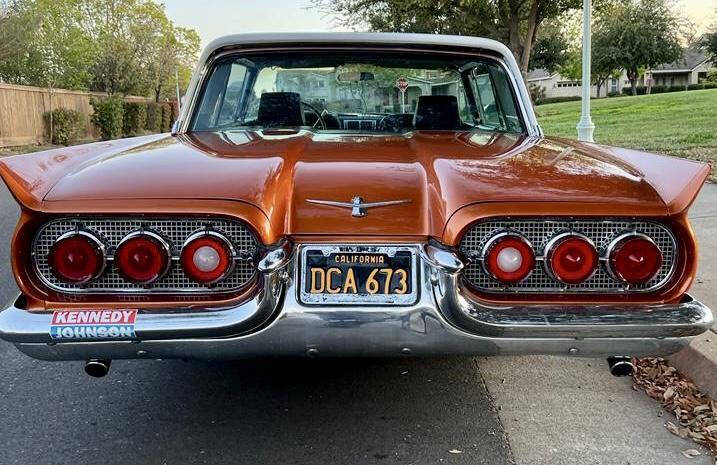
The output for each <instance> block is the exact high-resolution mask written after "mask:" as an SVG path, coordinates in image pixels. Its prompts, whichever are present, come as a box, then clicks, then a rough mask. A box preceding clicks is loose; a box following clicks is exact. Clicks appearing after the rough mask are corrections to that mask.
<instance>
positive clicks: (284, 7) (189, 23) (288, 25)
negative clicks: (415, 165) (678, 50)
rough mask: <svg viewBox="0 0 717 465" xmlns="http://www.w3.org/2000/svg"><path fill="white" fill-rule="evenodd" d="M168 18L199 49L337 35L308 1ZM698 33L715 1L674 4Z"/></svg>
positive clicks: (203, 2)
mask: <svg viewBox="0 0 717 465" xmlns="http://www.w3.org/2000/svg"><path fill="white" fill-rule="evenodd" d="M164 3H165V5H166V8H167V13H168V15H169V17H170V18H171V19H172V20H173V21H174V22H175V23H176V24H178V25H180V26H185V27H192V28H194V29H196V30H197V31H198V32H199V35H200V37H201V38H202V47H204V46H205V45H207V44H208V43H209V42H211V41H212V39H215V38H217V37H219V36H223V35H227V34H237V33H240V32H290V31H293V32H305V31H338V30H341V29H340V28H337V27H336V26H335V25H334V24H332V20H331V18H330V17H326V16H325V14H324V13H322V12H320V11H317V10H316V9H313V8H309V7H310V5H311V2H310V0H233V1H232V0H164ZM678 4H679V5H680V7H681V8H682V9H683V11H684V13H685V15H686V16H687V17H689V18H690V19H691V20H692V21H693V22H694V23H695V25H696V27H697V31H698V32H704V31H705V29H706V28H707V27H708V26H709V25H710V24H711V23H712V22H713V21H715V20H716V19H717V18H715V9H717V0H678Z"/></svg>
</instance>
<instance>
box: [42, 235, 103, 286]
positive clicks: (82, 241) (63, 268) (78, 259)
mask: <svg viewBox="0 0 717 465" xmlns="http://www.w3.org/2000/svg"><path fill="white" fill-rule="evenodd" d="M48 262H49V265H50V268H51V269H52V272H53V273H54V274H55V276H56V277H57V279H59V280H60V281H63V282H66V283H71V284H85V283H88V282H90V281H92V280H93V279H95V278H96V277H98V276H99V275H100V274H101V273H102V271H103V270H104V268H105V253H104V245H103V244H102V242H101V241H100V240H99V239H98V238H97V237H95V236H93V235H92V234H90V233H88V232H86V231H72V232H69V233H66V234H63V235H62V236H60V237H59V238H58V239H57V241H56V242H55V243H54V244H53V245H52V247H51V248H50V254H49V255H48Z"/></svg>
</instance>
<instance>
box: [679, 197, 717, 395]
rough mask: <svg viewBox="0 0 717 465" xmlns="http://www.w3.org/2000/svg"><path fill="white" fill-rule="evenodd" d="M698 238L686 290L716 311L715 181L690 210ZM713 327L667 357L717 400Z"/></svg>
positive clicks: (716, 340)
mask: <svg viewBox="0 0 717 465" xmlns="http://www.w3.org/2000/svg"><path fill="white" fill-rule="evenodd" d="M690 221H691V222H692V226H693V227H694V229H695V232H696V233H697V238H698V240H699V256H700V261H699V268H698V270H697V280H696V281H695V284H694V285H693V286H692V289H691V290H690V293H691V294H692V295H693V296H694V297H696V298H697V299H699V300H700V301H702V302H704V303H705V304H707V306H708V307H710V308H711V309H712V311H713V312H715V311H717V184H706V185H705V187H704V188H703V189H702V192H701V193H700V196H699V197H698V198H697V201H696V202H695V204H694V205H693V206H692V209H691V210H690ZM714 331H715V329H713V330H712V332H707V333H705V334H703V335H701V336H699V337H697V338H696V339H695V340H694V341H693V342H692V344H690V346H689V347H687V348H686V349H684V350H682V351H681V352H679V353H677V354H675V355H673V356H672V357H670V359H669V360H670V363H671V364H672V365H674V366H675V367H676V368H677V369H678V370H679V371H680V373H682V374H684V375H687V376H688V377H689V378H691V379H692V380H693V381H694V382H695V383H696V384H697V386H699V387H700V389H701V390H702V391H703V392H705V393H707V394H709V395H710V396H712V397H713V398H715V399H717V334H715V332H714Z"/></svg>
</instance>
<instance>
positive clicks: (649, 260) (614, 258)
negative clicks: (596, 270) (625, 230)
mask: <svg viewBox="0 0 717 465" xmlns="http://www.w3.org/2000/svg"><path fill="white" fill-rule="evenodd" d="M608 251H609V255H608V256H609V258H610V272H611V274H612V275H613V276H614V277H615V278H617V279H619V280H621V281H623V282H625V283H627V284H632V285H638V284H645V283H646V282H648V281H650V280H651V279H652V278H654V277H655V275H656V274H657V273H658V272H659V271H660V267H661V266H662V251H661V250H660V248H659V247H658V246H657V244H655V242H654V241H653V240H652V239H650V238H649V237H648V236H645V235H643V234H633V233H630V234H625V235H623V236H620V237H618V238H617V239H615V240H614V241H613V242H612V243H611V244H610V246H609V247H608Z"/></svg>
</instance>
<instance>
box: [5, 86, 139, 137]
mask: <svg viewBox="0 0 717 465" xmlns="http://www.w3.org/2000/svg"><path fill="white" fill-rule="evenodd" d="M106 96H107V95H106V94H103V93H100V92H83V91H79V90H65V89H54V90H53V92H52V95H50V92H49V91H48V89H45V88H41V87H30V86H16V85H13V84H3V83H0V147H12V146H17V145H29V144H41V143H44V142H47V141H48V139H49V130H48V128H47V124H46V122H45V113H46V112H48V111H50V108H51V105H52V108H53V109H54V108H61V107H62V108H67V109H70V110H77V111H78V112H79V113H80V115H81V116H82V126H83V129H82V131H81V132H80V134H79V136H78V137H79V139H96V138H98V137H99V135H98V131H97V129H96V128H95V127H94V125H93V124H92V123H91V122H90V115H92V106H91V105H90V98H91V97H100V98H101V97H106ZM125 100H127V101H132V102H149V101H151V99H147V98H145V97H126V98H125Z"/></svg>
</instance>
